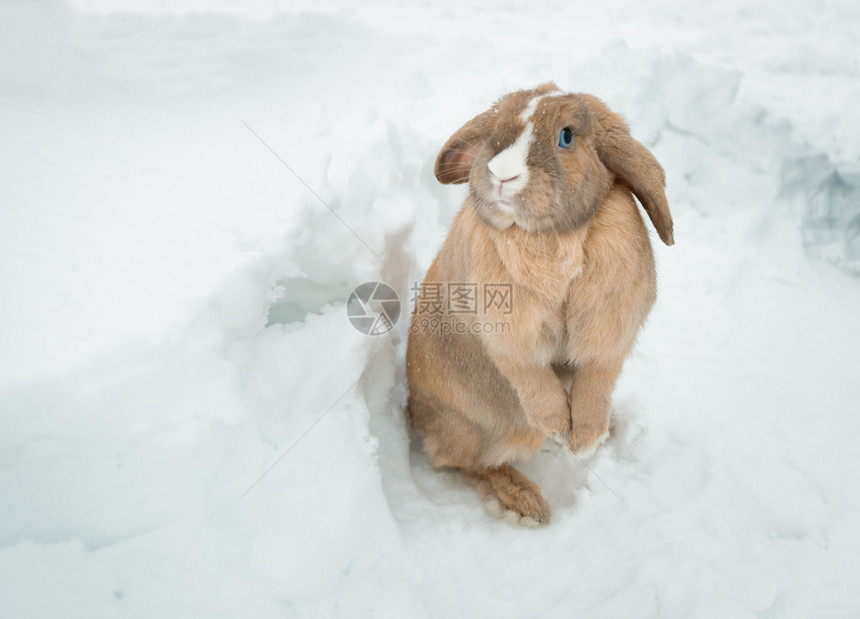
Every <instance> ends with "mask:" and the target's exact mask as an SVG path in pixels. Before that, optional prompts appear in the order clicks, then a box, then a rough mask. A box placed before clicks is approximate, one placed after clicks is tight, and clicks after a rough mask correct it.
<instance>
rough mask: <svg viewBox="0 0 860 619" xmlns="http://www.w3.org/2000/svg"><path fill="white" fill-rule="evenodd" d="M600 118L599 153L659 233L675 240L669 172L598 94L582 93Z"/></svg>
mask: <svg viewBox="0 0 860 619" xmlns="http://www.w3.org/2000/svg"><path fill="white" fill-rule="evenodd" d="M583 98H584V99H585V101H586V102H587V103H588V107H589V108H591V111H592V112H593V114H594V117H595V119H596V120H597V125H598V127H597V131H596V134H597V138H596V141H595V146H596V147H597V155H598V156H599V157H600V160H601V161H602V162H603V164H604V165H605V166H606V167H607V168H609V169H610V170H612V172H614V173H615V174H616V175H617V176H619V177H621V179H623V180H624V182H626V183H627V184H628V185H629V186H630V189H631V190H632V191H633V193H634V194H636V197H637V198H639V202H641V203H642V206H643V207H645V212H646V213H648V217H650V218H651V223H652V224H654V228H656V229H657V234H659V235H660V239H662V241H663V242H664V243H665V244H666V245H672V244H674V243H675V237H674V233H673V224H672V214H671V213H670V212H669V203H668V202H667V200H666V192H665V191H664V189H663V188H664V187H665V186H666V175H665V173H664V172H663V168H662V166H660V164H659V163H658V162H657V160H656V159H655V158H654V155H652V154H651V152H650V151H649V150H648V149H647V148H645V147H644V146H642V144H640V143H639V142H637V141H636V140H634V139H633V137H632V136H631V135H630V130H629V129H628V128H627V123H625V122H624V120H623V119H622V118H621V117H620V116H619V115H618V114H615V113H614V112H612V111H610V110H609V108H608V107H606V104H604V103H603V101H601V100H600V99H598V98H597V97H593V96H591V95H583Z"/></svg>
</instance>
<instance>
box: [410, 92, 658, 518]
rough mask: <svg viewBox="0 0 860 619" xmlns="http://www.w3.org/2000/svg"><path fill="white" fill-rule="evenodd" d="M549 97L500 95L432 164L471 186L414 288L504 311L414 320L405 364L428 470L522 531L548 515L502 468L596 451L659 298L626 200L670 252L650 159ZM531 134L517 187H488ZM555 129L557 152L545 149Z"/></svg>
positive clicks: (597, 115) (596, 108) (568, 98)
mask: <svg viewBox="0 0 860 619" xmlns="http://www.w3.org/2000/svg"><path fill="white" fill-rule="evenodd" d="M557 90H558V89H557V87H556V86H555V85H554V84H545V85H543V86H540V87H538V88H536V89H534V90H527V91H518V92H515V93H512V94H509V95H507V96H505V97H503V98H502V99H500V100H499V101H497V102H496V103H495V104H494V105H493V107H491V108H490V109H489V110H488V111H486V112H484V113H483V114H480V115H478V116H477V117H475V118H474V119H472V120H470V121H469V122H468V123H466V124H465V125H464V126H463V127H462V128H461V129H460V130H458V131H457V132H456V133H455V134H454V135H453V136H451V138H450V139H449V140H448V142H447V143H446V144H445V146H443V148H442V150H441V152H440V153H439V157H438V158H437V160H436V176H437V178H438V180H439V181H440V182H442V183H461V182H466V181H468V182H469V196H468V198H467V199H466V202H465V204H464V205H463V208H462V209H461V211H460V212H459V214H458V215H457V217H456V219H455V221H454V223H453V225H452V227H451V230H450V233H449V235H448V238H447V239H446V241H445V243H444V245H443V247H442V249H441V250H440V252H439V254H438V255H437V256H436V259H435V260H434V261H433V264H432V265H431V267H430V269H429V271H428V272H427V276H426V278H425V280H424V282H425V286H426V285H429V284H441V285H443V286H445V285H455V284H458V283H471V284H477V290H478V295H479V297H480V295H481V294H482V290H483V289H484V286H485V284H493V285H502V286H507V287H509V288H508V289H509V290H510V291H511V293H512V300H511V301H512V303H511V306H510V307H509V308H501V307H496V306H486V305H485V304H480V307H479V310H480V311H478V312H477V313H474V314H460V313H453V312H451V311H446V312H445V313H444V314H443V315H441V316H437V317H435V318H436V320H438V321H439V324H438V325H437V327H436V328H428V326H427V316H425V315H422V314H421V313H420V312H418V313H416V314H414V315H413V318H412V325H411V328H410V336H409V343H408V348H407V359H406V361H407V376H408V381H409V402H408V409H409V414H410V417H411V420H412V423H413V425H414V428H415V430H416V432H417V433H418V435H419V436H420V437H421V440H422V442H423V448H424V450H425V451H426V453H427V454H428V456H429V457H430V460H431V462H432V464H433V465H434V466H438V467H455V468H458V469H461V470H462V471H464V472H465V473H466V474H467V476H469V477H470V478H472V479H474V480H476V481H477V482H478V489H479V491H480V492H481V494H482V496H483V498H484V502H485V505H488V506H492V509H491V511H492V512H494V513H495V514H496V515H502V516H504V517H505V518H506V519H507V520H510V521H512V522H519V523H521V524H543V523H546V522H547V521H548V520H549V508H548V506H547V504H546V501H545V500H544V498H543V496H542V495H541V493H540V489H539V488H538V486H537V485H535V484H534V483H533V482H531V481H530V480H528V479H527V478H526V477H525V476H523V475H522V473H520V472H519V471H517V470H516V469H514V468H512V467H511V466H510V465H511V464H512V463H514V462H516V461H520V460H524V459H527V458H529V457H530V456H532V455H533V454H534V453H535V452H536V451H537V450H539V449H540V447H541V445H542V444H543V442H544V440H545V439H546V438H547V437H549V436H554V437H557V438H559V439H560V440H562V441H564V442H565V443H566V444H568V445H569V446H570V448H571V449H572V450H573V451H574V452H576V453H577V454H578V455H580V456H584V455H588V454H589V453H591V452H592V451H593V450H594V449H595V448H596V447H597V446H598V445H599V444H600V443H601V442H602V441H603V440H605V438H606V436H607V435H608V431H609V412H610V399H611V394H612V391H613V388H614V386H615V381H616V379H617V377H618V375H619V373H620V372H621V368H622V365H623V363H624V359H625V357H626V356H627V355H628V353H629V352H630V350H631V348H632V346H633V342H634V340H635V338H636V334H637V332H638V331H639V328H640V327H641V326H642V324H643V322H644V321H645V319H646V317H647V315H648V313H649V311H650V309H651V306H652V305H653V303H654V301H655V298H656V274H655V269H654V258H653V254H652V250H651V244H650V240H649V237H648V232H647V229H646V227H645V225H644V223H643V221H642V217H641V216H640V214H639V211H638V209H637V206H636V203H635V201H634V200H633V195H632V193H631V192H633V193H635V194H636V196H637V197H638V198H639V199H640V201H641V203H642V205H643V207H644V208H645V210H646V212H647V213H648V214H649V216H650V218H651V221H652V222H653V224H654V226H655V228H656V229H657V232H658V233H659V235H660V238H661V239H663V241H664V242H666V243H667V244H672V242H673V233H672V218H671V214H670V213H669V208H668V205H667V203H666V197H665V194H664V190H663V187H664V174H663V170H662V168H661V167H660V165H659V163H657V161H656V160H655V159H654V157H653V155H651V153H650V152H649V151H648V150H647V149H646V148H645V147H644V146H642V145H641V144H640V143H639V142H637V141H635V140H634V139H633V138H632V137H631V136H630V133H629V131H628V129H627V125H626V124H625V123H624V121H623V120H622V119H621V118H620V117H619V116H617V115H616V114H614V113H613V112H611V111H610V110H609V109H608V108H607V107H606V105H605V104H603V103H602V102H601V101H600V100H599V99H597V98H595V97H592V96H590V95H582V94H564V93H559V92H557ZM538 97H540V99H538V100H537V101H536V99H537V98H538ZM530 106H531V107H530ZM532 108H533V110H532ZM528 112H531V114H530V115H528ZM526 116H527V118H526ZM529 127H531V131H532V134H531V136H530V141H529V150H528V154H527V157H526V159H525V162H524V164H523V165H524V166H525V167H524V168H523V169H522V170H521V171H520V172H522V175H521V176H522V178H527V182H526V183H525V184H524V186H523V184H522V183H520V184H519V185H518V186H517V185H516V183H514V185H515V186H516V190H515V191H511V190H510V189H509V187H510V185H509V186H508V187H506V186H505V183H507V182H511V181H515V180H516V174H517V171H516V170H515V171H514V172H510V174H512V175H513V176H512V177H511V178H510V179H507V180H506V179H499V178H497V177H495V176H494V175H493V174H492V173H491V172H490V170H489V169H488V163H489V162H490V161H491V160H492V159H493V157H495V156H496V155H498V154H499V153H500V152H503V151H504V150H505V149H506V148H508V147H509V146H511V145H513V144H514V143H515V142H516V141H517V139H518V138H520V137H521V136H522V134H523V131H524V130H527V129H528V128H529ZM564 128H569V129H570V130H571V132H572V133H573V136H574V139H573V144H572V146H571V147H570V148H561V147H560V146H559V145H558V136H559V132H560V131H561V130H562V129H564ZM521 144H522V142H520V143H519V145H518V146H517V147H518V148H519V146H521ZM423 289H425V290H426V289H427V288H426V287H425V288H423ZM420 304H421V299H419V307H420ZM508 312H509V313H508ZM442 323H445V325H447V327H448V328H440V326H441V325H442ZM483 325H491V326H494V327H496V328H490V329H487V328H480V327H482V326H483ZM457 327H460V328H457ZM476 327H479V328H476ZM501 327H504V328H501ZM488 509H490V508H489V507H488Z"/></svg>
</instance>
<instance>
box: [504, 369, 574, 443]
mask: <svg viewBox="0 0 860 619" xmlns="http://www.w3.org/2000/svg"><path fill="white" fill-rule="evenodd" d="M491 354H492V353H491ZM493 361H494V362H495V364H496V367H497V368H498V369H499V371H500V372H501V373H502V375H503V376H505V378H507V379H508V382H509V383H510V384H511V386H512V387H513V388H514V389H515V390H516V392H517V396H518V397H519V399H520V405H521V406H522V409H523V412H524V413H525V416H526V419H528V422H529V424H530V425H531V426H532V427H533V428H536V429H538V430H540V431H541V432H543V433H544V434H545V435H547V436H557V437H559V438H561V439H562V441H564V442H566V441H568V440H569V438H570V429H571V425H570V405H569V404H568V395H567V391H565V389H564V385H562V383H561V381H560V380H559V377H558V376H557V375H556V373H555V370H553V368H552V367H551V366H549V365H533V364H527V363H522V364H520V363H516V362H514V361H512V360H511V359H510V358H508V357H506V356H502V355H497V356H494V358H493Z"/></svg>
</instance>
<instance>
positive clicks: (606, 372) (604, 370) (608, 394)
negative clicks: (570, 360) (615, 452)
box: [570, 361, 623, 458]
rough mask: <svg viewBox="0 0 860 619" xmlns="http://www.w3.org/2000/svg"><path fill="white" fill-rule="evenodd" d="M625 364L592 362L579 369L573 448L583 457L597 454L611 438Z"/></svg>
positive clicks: (572, 395) (574, 390) (572, 398)
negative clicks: (617, 388)
mask: <svg viewBox="0 0 860 619" xmlns="http://www.w3.org/2000/svg"><path fill="white" fill-rule="evenodd" d="M622 364H623V361H622V362H610V363H598V362H595V361H589V362H586V363H584V364H582V365H579V366H577V368H576V374H575V378H574V383H573V387H572V388H571V391H570V413H571V419H572V436H571V439H570V448H571V449H572V450H573V452H574V453H575V454H576V455H577V456H579V457H580V458H587V457H588V456H590V455H591V454H593V453H594V452H595V450H596V449H597V448H598V447H599V446H600V445H601V443H603V442H604V441H605V440H606V439H607V438H608V437H609V412H610V408H611V402H612V390H613V389H614V388H615V381H616V380H617V379H618V375H619V374H620V373H621V366H622Z"/></svg>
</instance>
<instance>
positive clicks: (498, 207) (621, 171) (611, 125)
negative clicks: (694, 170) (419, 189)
mask: <svg viewBox="0 0 860 619" xmlns="http://www.w3.org/2000/svg"><path fill="white" fill-rule="evenodd" d="M435 174H436V178H437V179H438V180H439V182H441V183H444V184H450V183H465V182H466V181H468V182H469V193H470V196H471V198H472V199H471V203H472V205H473V207H474V208H475V210H476V213H477V214H478V216H479V217H480V218H481V220H482V221H484V222H485V223H486V224H488V225H490V226H492V227H494V228H497V229H505V228H508V227H510V226H512V225H514V224H516V225H517V226H519V227H520V228H522V229H523V230H525V231H527V232H544V231H548V232H550V231H554V232H558V233H562V232H568V231H571V230H575V229H577V228H579V227H581V226H582V225H583V224H585V223H586V222H588V221H589V220H590V219H591V218H592V217H593V216H594V214H595V213H596V212H597V210H598V209H599V207H600V205H601V204H602V203H603V201H604V199H605V198H606V196H607V195H608V194H609V191H610V190H611V189H612V186H613V184H614V183H615V182H616V180H620V181H622V182H624V183H626V184H627V185H628V186H629V187H630V189H631V190H632V192H633V193H634V194H635V195H636V197H637V198H639V201H640V202H641V204H642V206H643V207H644V208H645V211H646V212H647V213H648V216H649V217H650V219H651V222H652V223H653V224H654V227H655V228H656V230H657V233H658V234H659V235H660V238H661V239H662V240H663V242H664V243H666V244H667V245H672V244H673V243H674V238H673V231H672V216H671V213H670V212H669V206H668V203H667V200H666V195H665V192H664V187H665V175H664V172H663V168H662V167H661V166H660V164H659V163H658V162H657V160H656V159H655V158H654V156H653V155H652V154H651V153H650V152H649V151H648V149H646V148H645V147H644V146H643V145H642V144H640V143H639V142H637V141H636V140H635V139H633V137H631V135H630V131H629V129H628V127H627V124H626V123H625V122H624V120H623V119H622V118H621V117H620V116H618V115H617V114H615V113H613V112H612V111H610V110H609V108H608V107H606V105H605V104H604V103H603V102H602V101H600V99H598V98H596V97H593V96H591V95H587V94H571V93H564V92H562V91H560V90H559V89H558V88H557V87H556V86H555V84H552V83H548V84H543V85H541V86H539V87H537V88H535V89H533V90H521V91H517V92H514V93H511V94H509V95H506V96H504V97H502V98H501V99H499V100H498V101H497V102H496V103H495V104H494V105H493V106H492V107H491V108H490V109H489V110H487V111H486V112H483V113H482V114H479V115H478V116H476V117H475V118H473V119H472V120H470V121H469V122H467V123H466V124H465V125H463V127H461V128H460V129H459V130H458V131H457V132H455V133H454V135H452V136H451V138H450V139H449V140H448V141H447V142H446V143H445V145H444V146H443V147H442V150H441V151H440V153H439V156H438V157H437V158H436V164H435Z"/></svg>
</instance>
